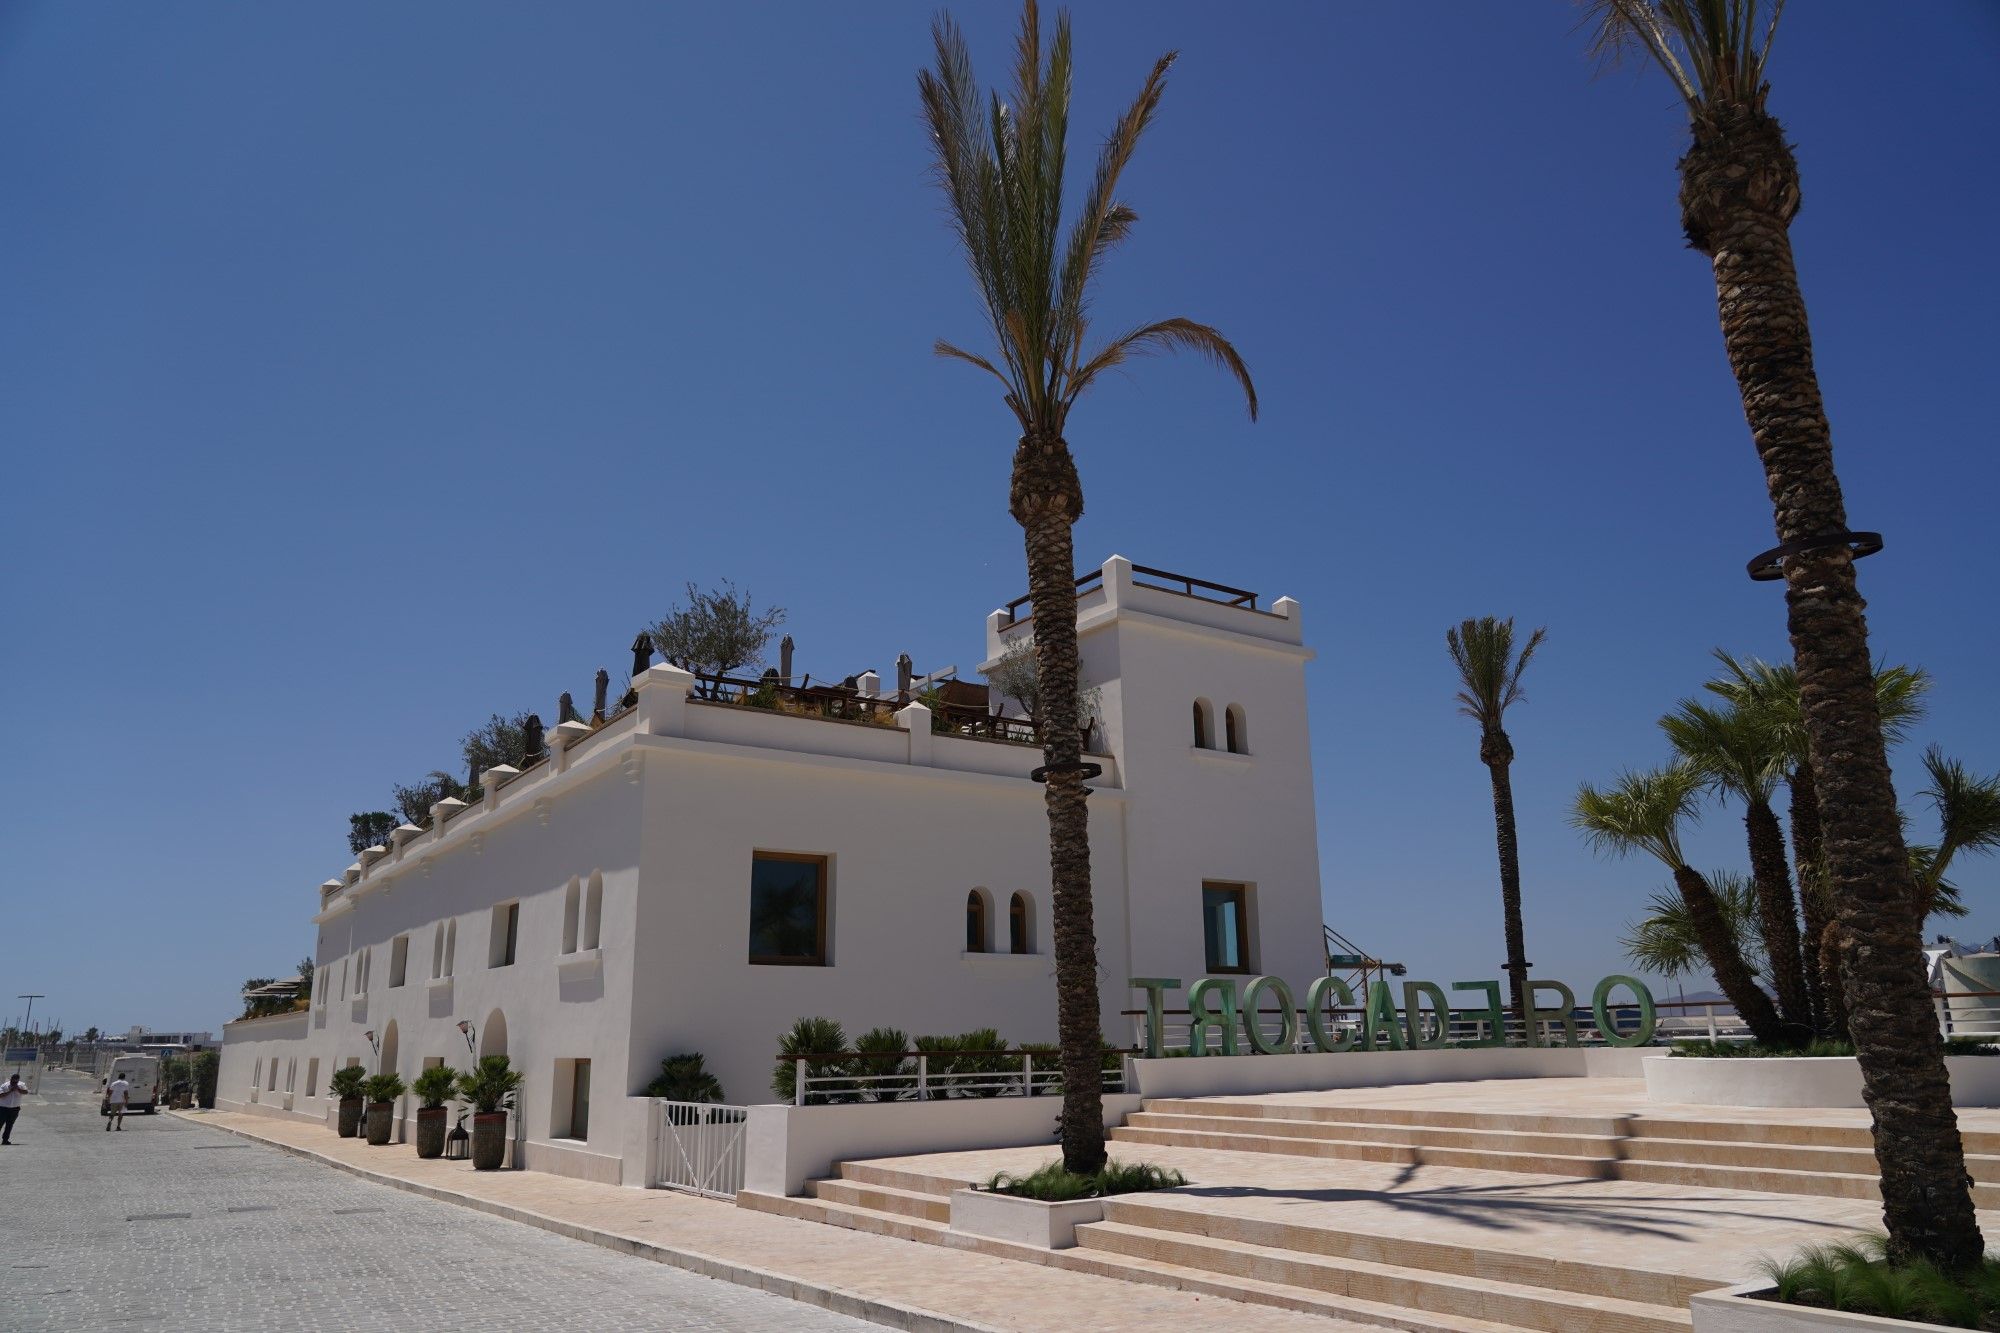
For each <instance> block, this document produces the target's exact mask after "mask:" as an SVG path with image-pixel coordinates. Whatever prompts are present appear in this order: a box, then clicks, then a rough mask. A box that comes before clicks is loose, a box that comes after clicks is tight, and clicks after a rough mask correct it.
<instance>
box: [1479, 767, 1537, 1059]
mask: <svg viewBox="0 0 2000 1333" xmlns="http://www.w3.org/2000/svg"><path fill="white" fill-rule="evenodd" d="M1496 730H1497V728H1496ZM1500 744H1501V745H1502V746H1505V747H1506V753H1507V755H1508V757H1509V758H1511V757H1512V756H1513V753H1514V750H1513V746H1512V745H1511V744H1509V743H1508V741H1507V734H1506V733H1505V732H1501V733H1500ZM1479 748H1480V750H1481V751H1482V752H1484V751H1486V750H1488V748H1489V746H1488V745H1487V744H1482V745H1481V746H1480V747H1479ZM1481 758H1485V754H1484V753H1482V755H1481ZM1507 768H1508V765H1507V761H1506V760H1504V759H1502V760H1499V761H1494V760H1488V761H1487V764H1486V771H1487V773H1488V774H1489V775H1490V776H1491V777H1492V779H1493V837H1494V841H1495V842H1496V843H1497V844H1498V845H1499V849H1500V910H1501V913H1502V915H1503V917H1504V918H1505V920H1504V923H1503V924H1504V929H1505V930H1506V935H1507V985H1508V989H1509V991H1510V993H1511V996H1512V1000H1513V1009H1514V1021H1515V1022H1516V1023H1518V1024H1520V1025H1521V1031H1523V1032H1526V1031H1527V1030H1528V943H1527V935H1526V932H1525V931H1523V930H1522V928H1521V856H1520V848H1519V845H1518V844H1517V843H1516V841H1515V837H1514V783H1513V779H1512V778H1511V777H1510V776H1509V775H1508V771H1507Z"/></svg>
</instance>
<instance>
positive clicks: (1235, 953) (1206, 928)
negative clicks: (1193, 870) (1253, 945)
mask: <svg viewBox="0 0 2000 1333" xmlns="http://www.w3.org/2000/svg"><path fill="white" fill-rule="evenodd" d="M1249 896H1250V890H1249V888H1248V887H1247V886H1245V885H1242V884H1210V883H1204V884H1203V885H1202V886H1201V925H1202V940H1203V944H1204V946H1205V948H1206V951H1207V957H1206V959H1205V962H1206V964H1207V967H1208V970H1209V971H1210V972H1248V971H1249V970H1250V912H1249V903H1248V899H1249Z"/></svg>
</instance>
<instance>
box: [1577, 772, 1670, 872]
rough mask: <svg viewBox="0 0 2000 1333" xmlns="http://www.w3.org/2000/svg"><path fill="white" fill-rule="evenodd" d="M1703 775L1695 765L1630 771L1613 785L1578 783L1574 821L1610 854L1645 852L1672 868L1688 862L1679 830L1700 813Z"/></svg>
mask: <svg viewBox="0 0 2000 1333" xmlns="http://www.w3.org/2000/svg"><path fill="white" fill-rule="evenodd" d="M1701 792H1702V777H1701V774H1700V773H1698V772H1697V771H1696V770H1695V769H1694V767H1693V765H1691V764H1687V763H1675V764H1669V765H1667V766H1666V767H1664V768H1655V769H1647V770H1644V771H1628V772H1625V773H1621V774H1619V775H1618V778H1617V779H1616V780H1615V781H1614V782H1613V783H1612V784H1611V785H1610V786H1609V787H1602V788H1600V787H1593V786H1591V785H1590V784H1589V783H1587V782H1586V783H1584V784H1583V785H1582V786H1580V787H1578V788H1577V792H1576V803H1575V805H1574V807H1573V809H1572V812H1571V815H1570V824H1571V825H1572V826H1573V827H1574V828H1576V829H1577V830H1578V831H1579V832H1581V833H1582V834H1583V836H1584V841H1585V842H1586V843H1588V844H1589V845H1590V847H1591V849H1592V850H1593V851H1596V852H1599V853H1602V854H1608V855H1611V856H1629V855H1631V854H1632V853H1633V852H1645V853H1647V854H1648V855H1650V856H1653V857H1655V858H1657V859H1658V860H1659V861H1660V862H1661V863H1662V864H1663V865H1665V866H1667V867H1668V868H1669V869H1672V870H1678V869H1680V868H1681V867H1682V866H1684V865H1686V864H1687V858H1686V857H1684V856H1683V855H1682V854H1681V839H1680V830H1681V825H1682V824H1683V823H1690V824H1691V823H1693V822H1694V821H1695V819H1696V818H1697V817H1698V816H1699V814H1700V798H1701Z"/></svg>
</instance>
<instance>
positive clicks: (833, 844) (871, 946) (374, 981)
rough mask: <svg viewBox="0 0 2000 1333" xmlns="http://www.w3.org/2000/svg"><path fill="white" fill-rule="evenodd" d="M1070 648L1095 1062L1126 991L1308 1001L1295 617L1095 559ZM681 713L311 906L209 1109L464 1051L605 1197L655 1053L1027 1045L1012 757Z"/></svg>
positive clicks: (556, 739) (440, 831) (557, 1162)
mask: <svg viewBox="0 0 2000 1333" xmlns="http://www.w3.org/2000/svg"><path fill="white" fill-rule="evenodd" d="M1018 605H1019V604H1017V608H1016V609H1018ZM1016 609H1009V610H1003V611H996V612H994V613H993V615H992V616H991V617H989V618H988V621H987V625H986V643H985V650H986V654H987V657H988V659H989V660H988V662H987V664H986V666H987V667H990V666H991V665H992V664H993V661H994V660H997V659H998V657H999V656H1000V654H1001V653H1002V652H1003V651H1004V649H1005V647H1006V645H1007V644H1008V643H1009V642H1010V641H1012V640H1013V639H1014V638H1015V637H1017V636H1021V635H1025V634H1028V633H1031V632H1032V626H1033V620H1032V617H1031V616H1024V617H1020V618H1018V619H1017V618H1016V613H1015V612H1016ZM1078 633H1079V640H1080V645H1081V654H1082V665H1083V677H1084V679H1085V681H1086V682H1088V683H1090V684H1092V685H1094V686H1095V687H1096V688H1097V691H1098V720H1099V726H1098V727H1097V728H1096V730H1095V731H1094V733H1093V736H1092V741H1091V748H1092V749H1093V750H1094V751H1096V752H1097V753H1094V754H1093V755H1092V759H1093V761H1094V762H1096V763H1097V764H1099V765H1101V767H1102V769H1103V772H1102V775H1101V776H1099V777H1096V778H1094V779H1092V780H1091V784H1090V785H1091V787H1092V789H1093V795H1092V798H1091V801H1090V831H1091V871H1092V884H1093V893H1094V901H1095V904H1096V915H1097V947H1098V956H1099V963H1100V968H1101V975H1102V977H1103V983H1104V984H1103V992H1102V994H1103V1029H1104V1031H1105V1033H1106V1035H1107V1036H1109V1037H1110V1038H1111V1039H1112V1040H1113V1041H1115V1042H1118V1043H1120V1044H1126V1043H1129V1042H1130V1040H1131V1034H1132V1026H1131V1023H1130V1020H1128V1019H1125V1018H1123V1017H1121V1012H1122V1011H1124V1010H1126V1009H1128V1008H1129V1007H1131V1005H1132V1003H1133V1000H1132V994H1131V992H1130V991H1129V989H1128V988H1127V986H1126V980H1127V978H1129V977H1132V976H1137V975H1144V976H1171V977H1178V978H1181V979H1182V980H1183V981H1189V982H1191V981H1193V980H1194V979H1196V978H1198V977H1201V976H1204V975H1209V974H1212V973H1227V972H1244V973H1251V972H1265V973H1271V974H1275V975H1278V976H1282V977H1286V978H1296V979H1300V980H1301V981H1302V980H1303V979H1307V978H1310V977H1312V976H1314V975H1316V974H1319V973H1320V972H1322V971H1323V970H1324V968H1325V957H1324V954H1323V952H1322V942H1321V925H1320V894H1319V860H1318V849H1317V844H1316V834H1315V817H1314V806H1313V786H1312V767H1311V759H1310V749H1309V739H1308V735H1307V726H1306V695H1305V677H1304V668H1305V663H1306V662H1307V661H1308V660H1309V659H1310V657H1311V656H1312V654H1311V651H1310V650H1309V649H1307V648H1306V647H1304V646H1303V643H1302V640H1301V632H1300V608H1299V605H1298V603H1296V602H1295V601H1293V600H1291V599H1290V598H1284V599H1281V600H1279V601H1278V602H1277V603H1276V604H1275V605H1273V606H1272V607H1271V608H1270V609H1269V610H1264V609H1258V608H1257V606H1256V602H1255V599H1254V597H1252V596H1251V595H1249V594H1240V595H1239V594H1238V593H1237V592H1236V590H1233V589H1220V588H1217V587H1215V586H1214V585H1204V584H1201V583H1199V582H1198V581H1190V580H1185V579H1182V578H1180V577H1179V576H1162V575H1160V574H1159V573H1158V572H1157V571H1151V572H1149V571H1146V570H1143V569H1137V570H1135V568H1134V566H1133V565H1132V564H1131V562H1129V561H1127V560H1125V559H1123V558H1121V557H1113V558H1112V559H1111V560H1109V561H1107V562H1106V563H1105V564H1104V566H1103V568H1102V570H1101V571H1099V573H1098V574H1096V575H1093V576H1091V578H1090V579H1088V580H1087V581H1085V582H1084V583H1083V585H1082V586H1080V588H1079V606H1078ZM694 684H695V682H694V679H693V677H691V676H690V675H688V673H686V672H683V671H681V670H678V669H676V668H673V667H668V666H656V667H653V668H651V669H650V670H648V671H646V672H645V673H644V675H643V676H642V677H641V678H639V679H638V680H636V681H635V682H634V686H635V689H636V692H637V703H636V705H634V706H633V707H630V708H628V709H625V710H624V711H622V712H620V713H618V714H616V715H614V716H613V717H611V718H610V719H609V720H608V721H607V722H605V723H604V724H602V725H601V726H599V727H597V728H595V729H592V728H591V727H589V726H588V725H586V724H581V723H570V724H566V725H564V726H562V727H558V728H556V729H555V730H554V731H552V732H551V733H550V735H549V745H548V749H549V754H548V757H547V758H546V759H545V760H543V761H540V762H537V763H535V764H533V765H531V766H530V767H529V768H527V770H526V771H521V772H516V771H514V770H511V769H498V770H493V771H491V772H490V773H489V774H488V775H487V777H486V780H485V781H484V783H483V788H484V791H483V796H482V798H481V800H480V801H479V802H478V803H476V804H473V805H471V806H466V807H463V808H460V807H459V804H458V803H457V802H450V801H448V802H444V803H443V804H442V805H441V806H439V807H437V808H435V809H434V812H433V817H432V820H431V827H430V828H429V829H427V830H425V829H418V828H414V827H410V826H405V827H403V828H401V829H398V830H397V832H396V834H395V835H394V838H393V841H392V846H391V847H389V848H386V849H372V850H371V851H369V852H368V853H366V854H364V855H363V857H362V858H361V860H360V862H359V863H358V864H356V865H352V866H349V867H348V868H347V870H346V872H345V873H344V874H343V875H342V876H341V877H340V878H338V879H333V880H329V881H327V882H326V883H325V884H324V885H322V886H321V887H320V890H319V896H318V911H317V914H316V915H315V916H314V917H313V921H314V923H315V925H316V926H317V927H318V931H319V936H318V942H317V945H316V947H315V950H314V957H315V958H316V959H317V960H318V969H319V970H318V974H317V977H316V984H315V985H314V988H313V996H314V1002H313V1007H312V1009H311V1010H310V1011H309V1012H307V1013H300V1014H290V1015H281V1016H278V1017H274V1018H266V1019H253V1020H246V1021H243V1022H238V1023H232V1024H230V1025H228V1027H227V1029H226V1031H225V1047H224V1054H223V1062H222V1069H221V1076H220V1101H219V1104H220V1105H222V1106H223V1107H225V1108H228V1109H241V1108H243V1107H246V1106H254V1107H255V1108H256V1109H259V1110H264V1111H271V1112H275V1113H280V1114H283V1113H287V1112H289V1113H291V1114H295V1115H301V1116H306V1117H309V1118H322V1117H325V1116H327V1115H328V1114H329V1113H330V1110H331V1105H330V1099H329V1098H327V1096H326V1095H325V1094H326V1080H327V1077H328V1075H329V1074H330V1073H331V1072H332V1070H333V1069H334V1068H336V1067H338V1066H340V1065H345V1064H353V1063H357V1062H359V1063H362V1064H365V1065H368V1066H369V1067H371V1068H385V1069H389V1068H392V1069H395V1070H396V1071H398V1072H400V1073H401V1074H402V1075H403V1076H404V1077H405V1078H406V1079H407V1078H409V1077H411V1076H412V1075H414V1074H415V1073H416V1072H417V1071H418V1070H419V1069H421V1068H422V1067H424V1066H425V1065H426V1064H430V1063H435V1062H438V1061H444V1062H446V1063H450V1064H453V1065H456V1066H459V1067H464V1066H465V1065H466V1064H467V1062H468V1056H469V1054H470V1052H469V1051H468V1046H467V1040H468V1037H467V1035H462V1032H461V1028H460V1026H459V1025H460V1024H461V1023H464V1024H467V1025H469V1034H470V1036H471V1040H472V1041H473V1042H475V1043H476V1049H477V1053H478V1054H487V1053H495V1052H499V1053H505V1054H507V1055H508V1056H510V1057H511V1058H512V1060H513V1062H514V1065H515V1067H517V1068H519V1069H521V1070H523V1071H524V1073H525V1075H526V1085H525V1089H524V1092H523V1094H522V1097H521V1099H520V1114H519V1115H518V1117H517V1120H518V1127H517V1129H516V1130H515V1142H516V1149H517V1157H518V1159H519V1160H520V1161H521V1162H522V1163H524V1164H525V1165H527V1166H529V1167H532V1168H535V1169H544V1170H553V1171H559V1172H563V1173H565V1174H573V1175H581V1176H586V1177H590V1178H593V1179H600V1180H607V1181H619V1180H623V1181H625V1182H626V1183H635V1184H636V1183H641V1182H640V1180H639V1179H638V1177H637V1175H636V1169H635V1167H634V1165H633V1163H634V1161H635V1160H636V1159H638V1158H641V1157H643V1148H642V1147H641V1146H640V1145H639V1143H638V1142H637V1140H638V1139H639V1138H640V1137H642V1135H643V1129H642V1128H641V1127H640V1126H641V1125H642V1120H641V1119H640V1118H639V1117H637V1116H636V1115H632V1114H628V1113H627V1105H626V1101H625V1099H626V1098H627V1097H628V1096H630V1095H631V1094H634V1093H636V1092H638V1091H639V1090H640V1089H642V1088H643V1087H644V1086H645V1085H646V1084H647V1082H648V1081H650V1080H651V1079H652V1078H653V1077H654V1075H655V1074H656V1073H657V1072H658V1070H659V1066H660V1061H661V1059H662V1058H663V1057H665V1056H669V1055H674V1054H678V1053H684V1052H700V1053H701V1054H702V1055H703V1056H704V1057H705V1058H706V1060H707V1064H708V1067H709V1069H710V1070H711V1071H712V1072H714V1073H715V1075H716V1076H717V1077H718V1078H719V1079H720V1080H721V1081H722V1084H723V1087H724V1091H725V1094H726V1096H727V1098H728V1100H729V1101H731V1102H736V1103H749V1102H760V1101H769V1100H771V1099H772V1094H771V1091H770V1086H769V1081H770V1077H771V1070H772V1065H773V1061H774V1056H775V1054H776V1051H777V1043H778V1039H779V1036H780V1034H781V1033H782V1032H784V1031H785V1030H786V1029H787V1028H788V1027H789V1026H790V1025H791V1024H792V1022H793V1020H795V1019H797V1018H800V1017H802V1016H824V1017H830V1018H835V1019H838V1020H840V1021H841V1022H842V1023H843V1024H844V1025H845V1026H846V1029H847V1031H848V1033H849V1034H850V1037H851V1036H854V1035H858V1034H859V1033H861V1032H863V1031H865V1030H867V1029H869V1028H871V1027H875V1026H877V1025H883V1026H889V1027H894V1028H899V1029H901V1030H902V1031H904V1032H905V1033H907V1034H909V1035H910V1036H911V1037H913V1038H914V1037H916V1036H918V1035H921V1034H926V1033H936V1034H951V1033H958V1032H963V1031H967V1030H971V1029H975V1028H982V1027H993V1028H997V1029H999V1031H1000V1033H1001V1035H1002V1036H1003V1037H1004V1038H1006V1039H1007V1040H1009V1041H1012V1042H1021V1041H1051V1040H1053V1039H1054V1037H1055V1026H1056V1024H1055V986H1054V981H1053V960H1052V957H1051V953H1050V947H1049V942H1048V932H1047V927H1048V915H1049V869H1048V830H1047V821H1046V816H1045V814H1044V807H1043V801H1042V788H1041V787H1040V786H1039V785H1038V784H1037V783H1035V782H1034V781H1033V780H1031V778H1030V776H1029V774H1030V772H1031V771H1032V770H1033V769H1035V768H1036V767H1037V766H1038V765H1039V764H1040V763H1041V752H1040V749H1039V748H1038V747H1037V746H1035V745H1033V744H1029V743H1023V742H1021V741H1018V740H1008V739H1003V738H986V737H978V736H971V735H966V734H961V733H960V732H959V731H957V730H937V729H934V726H933V719H932V717H931V714H930V712H929V710H928V709H926V708H925V707H924V705H922V704H920V703H911V704H908V705H906V706H903V707H900V708H898V707H896V704H895V697H894V695H893V693H892V694H891V695H889V696H888V697H887V698H886V699H885V698H882V697H881V696H880V695H879V694H878V695H877V696H876V697H875V698H872V699H871V698H866V697H864V698H862V699H858V700H855V701H853V703H852V704H851V706H849V707H848V708H847V709H846V711H849V712H852V713H856V714H859V715H862V716H861V717H860V719H859V720H841V719H835V718H824V717H818V716H808V715H803V713H793V712H791V711H789V710H788V709H787V708H785V707H778V708H766V707H758V706H755V703H754V701H745V700H743V699H742V698H741V697H740V696H739V697H734V698H732V699H731V700H730V701H716V700H709V699H704V698H696V697H691V694H692V692H693V687H694ZM871 686H872V681H871V680H870V678H865V677H864V678H863V681H862V687H863V693H864V695H866V694H867V693H868V692H869V690H870V687H871ZM785 697H786V698H787V699H788V700H789V699H790V698H791V697H792V696H790V695H787V696H785ZM1001 730H1003V731H1004V730H1007V728H1001ZM368 1033H373V1034H374V1040H373V1042H372V1043H371V1041H370V1040H369V1039H368V1038H367V1037H366V1036H365V1034H368ZM377 1046H379V1051H378V1050H377V1049H376V1047H377ZM593 1098H594V1099H595V1101H596V1103H597V1113H596V1114H595V1115H593V1114H591V1112H590V1104H591V1101H592V1099H593ZM402 1109H403V1110H404V1111H405V1112H407V1111H408V1110H409V1109H410V1108H409V1107H407V1106H406V1107H404V1108H402Z"/></svg>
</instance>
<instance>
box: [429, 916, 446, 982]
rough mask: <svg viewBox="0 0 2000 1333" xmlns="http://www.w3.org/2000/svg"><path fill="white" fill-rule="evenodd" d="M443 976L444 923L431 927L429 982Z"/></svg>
mask: <svg viewBox="0 0 2000 1333" xmlns="http://www.w3.org/2000/svg"><path fill="white" fill-rule="evenodd" d="M443 975H444V922H442V921H440V922H438V923H437V924H436V925H435V926H432V927H431V980H432V981H436V980H437V979H438V978H439V977H441V976H443Z"/></svg>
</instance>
